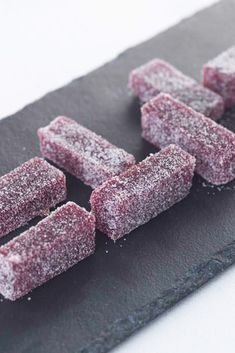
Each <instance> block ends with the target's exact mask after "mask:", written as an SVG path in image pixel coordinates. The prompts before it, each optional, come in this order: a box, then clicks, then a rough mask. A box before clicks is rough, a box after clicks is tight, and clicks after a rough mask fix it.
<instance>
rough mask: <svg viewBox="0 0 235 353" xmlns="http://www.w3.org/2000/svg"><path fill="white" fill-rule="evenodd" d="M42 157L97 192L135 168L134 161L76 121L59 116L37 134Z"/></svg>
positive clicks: (131, 157)
mask: <svg viewBox="0 0 235 353" xmlns="http://www.w3.org/2000/svg"><path fill="white" fill-rule="evenodd" d="M38 136H39V140H40V148H41V152H42V155H43V156H44V157H46V158H48V159H50V160H52V161H53V162H55V163H56V164H58V165H59V166H60V167H62V168H64V169H65V170H67V171H68V172H70V173H71V174H73V175H75V176H76V177H77V178H79V179H81V180H82V181H83V182H84V183H85V184H87V185H90V186H91V187H92V188H96V187H97V186H98V185H100V184H102V183H103V182H104V181H106V180H107V179H109V178H110V177H112V176H114V175H117V174H120V173H121V172H122V171H124V170H126V169H128V168H129V167H130V166H132V165H133V164H135V158H134V156H132V155H131V154H129V153H127V152H126V151H124V150H123V149H121V148H118V147H116V146H114V145H112V144H111V143H109V142H108V141H107V140H105V139H104V138H102V137H101V136H99V135H97V134H95V133H94V132H92V131H90V130H88V129H86V128H85V127H83V126H82V125H80V124H78V123H77V122H76V121H74V120H72V119H70V118H67V117H64V116H59V117H57V118H55V119H54V120H53V121H52V122H51V123H50V125H48V126H46V127H43V128H41V129H39V130H38Z"/></svg>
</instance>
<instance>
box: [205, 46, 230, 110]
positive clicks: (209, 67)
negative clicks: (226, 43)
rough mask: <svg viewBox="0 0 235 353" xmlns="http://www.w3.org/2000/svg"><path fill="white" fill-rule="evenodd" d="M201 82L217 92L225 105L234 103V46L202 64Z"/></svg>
mask: <svg viewBox="0 0 235 353" xmlns="http://www.w3.org/2000/svg"><path fill="white" fill-rule="evenodd" d="M203 84H204V86H206V87H208V88H210V89H211V90H212V91H214V92H217V93H219V94H220V95H221V96H222V97H223V99H224V102H225V106H226V107H230V106H233V105H235V46H233V47H231V48H229V49H227V50H226V51H224V52H223V53H221V54H220V55H218V56H217V57H215V58H214V59H212V60H210V61H209V62H208V63H207V64H205V65H204V67H203Z"/></svg>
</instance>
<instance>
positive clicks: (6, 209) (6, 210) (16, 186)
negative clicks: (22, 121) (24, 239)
mask: <svg viewBox="0 0 235 353" xmlns="http://www.w3.org/2000/svg"><path fill="white" fill-rule="evenodd" d="M65 198H66V180H65V176H64V174H63V173H62V172H61V171H60V170H58V169H57V168H55V167H53V166H52V165H50V164H49V163H47V162H46V161H45V160H43V159H41V158H38V157H35V158H32V159H30V160H29V161H27V162H25V163H23V164H22V165H21V166H19V167H18V168H16V169H14V170H13V171H11V172H10V173H8V174H6V175H4V176H2V177H1V178H0V236H3V235H5V234H7V233H9V232H11V231H13V230H14V229H16V228H18V227H20V226H22V225H23V224H25V223H27V222H28V221H30V220H31V219H32V218H34V217H36V216H39V215H42V214H45V212H46V211H48V210H49V208H50V207H54V206H55V205H56V204H57V203H59V202H61V201H63V200H65Z"/></svg>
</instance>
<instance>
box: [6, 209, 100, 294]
mask: <svg viewBox="0 0 235 353" xmlns="http://www.w3.org/2000/svg"><path fill="white" fill-rule="evenodd" d="M94 251H95V218H94V216H93V215H92V214H91V213H88V212H87V211H86V210H85V209H83V208H81V207H79V206H78V205H76V204H75V203H73V202H68V203H67V204H65V205H63V206H62V207H60V208H58V209H57V210H56V211H54V212H52V213H51V214H50V216H48V217H47V218H44V219H43V220H42V221H41V222H39V223H38V224H37V225H36V226H35V227H31V228H30V229H29V230H27V231H26V232H24V233H22V234H21V235H19V236H18V237H16V238H14V239H13V240H11V241H9V242H8V243H7V244H5V245H3V246H1V247H0V293H1V294H2V295H3V296H4V297H5V298H7V299H10V300H16V299H17V298H19V297H22V296H23V295H25V294H27V293H29V292H30V291H31V290H32V289H34V288H35V287H37V286H40V285H41V284H43V283H44V282H46V281H48V280H49V279H51V278H53V277H55V276H57V275H59V274H60V273H62V272H64V271H66V270H67V269H68V268H69V267H71V266H73V265H75V264H76V263H77V262H78V261H80V260H82V259H84V258H85V257H87V256H89V255H91V254H93V253H94ZM29 298H30V297H29ZM28 300H29V299H28Z"/></svg>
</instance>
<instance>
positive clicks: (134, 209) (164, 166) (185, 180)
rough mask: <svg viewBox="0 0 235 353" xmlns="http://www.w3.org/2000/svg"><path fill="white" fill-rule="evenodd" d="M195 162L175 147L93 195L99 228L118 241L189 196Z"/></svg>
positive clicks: (150, 158)
mask: <svg viewBox="0 0 235 353" xmlns="http://www.w3.org/2000/svg"><path fill="white" fill-rule="evenodd" d="M194 167H195V158H194V157H192V156H191V155H190V154H188V153H187V152H185V151H183V150H182V149H181V148H180V147H178V146H175V145H171V146H169V147H167V148H165V149H163V150H161V151H160V152H159V153H156V154H154V155H151V156H149V157H148V158H146V159H145V160H143V161H142V162H140V163H139V164H137V165H135V166H133V167H131V168H130V169H129V170H127V171H125V172H123V173H122V174H120V175H119V176H116V177H113V178H111V179H109V180H108V181H106V182H105V183H104V184H103V185H101V186H100V187H99V188H97V189H96V190H94V191H93V192H92V194H91V200H90V202H91V207H92V212H93V213H94V215H95V217H96V227H97V228H98V229H99V230H100V231H102V232H104V233H105V234H107V235H108V236H109V237H110V238H111V239H113V240H114V241H115V240H117V239H118V238H120V237H122V236H123V235H125V234H128V233H130V232H131V231H132V230H133V229H135V228H137V227H139V226H140V225H142V224H144V223H146V222H148V221H149V220H150V219H151V218H153V217H155V216H157V215H158V214H159V213H160V212H162V211H165V210H166V209H168V208H169V207H171V206H172V205H174V204H175V203H176V202H179V201H180V200H182V199H183V198H184V197H185V196H187V195H188V193H189V190H190V188H191V185H192V177H193V172H194Z"/></svg>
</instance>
